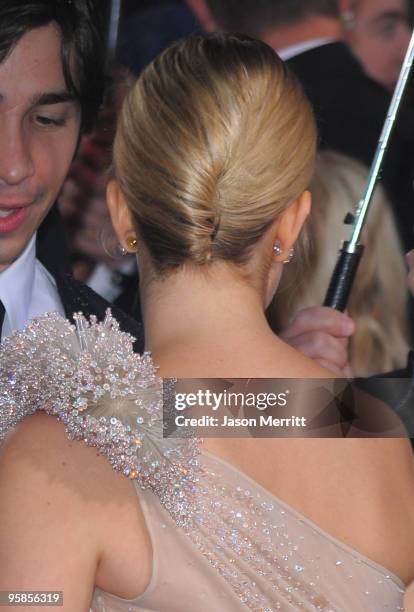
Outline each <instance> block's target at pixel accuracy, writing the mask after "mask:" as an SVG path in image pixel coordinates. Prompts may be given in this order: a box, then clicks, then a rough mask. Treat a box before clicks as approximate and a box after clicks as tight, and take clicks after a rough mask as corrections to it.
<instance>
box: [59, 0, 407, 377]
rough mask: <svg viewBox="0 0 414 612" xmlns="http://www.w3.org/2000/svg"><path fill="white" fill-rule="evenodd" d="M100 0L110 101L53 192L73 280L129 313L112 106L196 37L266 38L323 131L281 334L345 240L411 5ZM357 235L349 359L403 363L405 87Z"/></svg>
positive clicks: (371, 369) (289, 272)
mask: <svg viewBox="0 0 414 612" xmlns="http://www.w3.org/2000/svg"><path fill="white" fill-rule="evenodd" d="M103 5H104V6H105V10H106V12H107V16H108V23H110V24H111V25H110V27H109V34H108V36H109V39H110V41H111V40H112V44H113V47H114V48H113V50H112V53H111V57H110V58H109V63H108V92H107V96H106V101H105V104H104V106H103V108H102V110H101V113H100V118H99V121H98V123H97V125H96V128H95V130H94V132H93V133H92V134H88V135H86V136H84V138H83V140H82V141H81V143H80V148H79V153H78V155H77V157H76V160H75V162H74V163H73V166H72V169H71V173H70V176H69V178H68V180H67V181H66V183H65V186H64V189H63V192H62V194H61V197H60V198H59V203H60V209H61V213H62V216H63V218H64V223H65V226H66V230H67V236H68V240H69V247H70V252H71V263H72V266H73V271H74V274H75V276H76V278H78V279H79V280H82V281H84V282H86V283H87V284H88V285H89V286H90V287H92V288H93V289H94V290H95V291H97V292H98V293H99V294H101V295H102V296H103V297H105V298H106V299H108V300H109V301H110V302H113V303H117V304H118V305H119V306H121V307H122V308H124V310H126V311H127V312H129V313H130V314H132V315H133V316H138V313H139V297H138V296H137V295H135V288H136V286H137V283H136V274H137V271H136V262H135V259H134V257H133V256H125V255H123V253H121V251H120V249H119V248H118V245H117V241H116V239H115V236H114V235H113V234H112V231H111V229H110V228H111V225H110V220H109V216H108V212H107V209H106V205H105V185H106V181H107V178H108V173H110V171H111V169H110V157H111V146H112V140H113V136H114V129H115V125H116V116H117V111H118V109H119V107H120V104H121V102H122V99H123V96H124V95H125V92H126V91H127V90H128V87H129V86H130V83H131V82H133V80H134V79H135V78H136V77H137V76H138V75H139V74H140V73H141V71H142V70H144V69H145V66H146V65H147V64H148V63H149V62H151V61H152V60H153V59H154V58H155V57H156V56H157V55H158V53H160V52H161V51H163V50H164V49H165V48H166V47H167V46H169V45H170V44H171V43H173V42H174V41H176V40H178V39H181V38H183V37H186V36H188V35H190V34H192V33H194V32H198V33H200V32H201V33H208V32H213V31H221V30H222V31H235V32H239V33H240V32H242V33H245V34H246V35H249V36H253V37H255V38H261V39H262V40H264V41H265V42H267V43H268V44H270V45H271V46H272V47H273V48H274V49H275V50H276V51H277V52H278V53H279V54H280V56H281V57H282V59H284V60H286V62H287V63H288V65H289V66H290V68H291V69H292V70H293V71H294V72H296V74H297V76H298V77H299V79H300V80H301V81H302V83H303V86H304V87H305V90H306V92H307V93H308V95H309V97H310V99H311V101H312V102H313V105H314V109H315V113H316V117H317V121H318V125H319V131H320V152H319V158H318V162H317V168H316V173H315V177H314V180H313V184H312V185H311V191H312V194H313V210H312V214H311V218H310V221H309V224H308V228H307V235H306V241H307V243H308V249H307V253H308V254H307V256H306V257H304V256H297V257H296V259H295V260H294V261H293V262H292V264H290V265H289V266H286V270H285V274H284V277H283V282H282V286H281V289H280V290H279V291H278V293H277V297H276V299H275V302H274V303H273V304H272V305H271V306H270V308H269V312H268V317H269V321H270V323H271V325H272V327H273V329H274V330H275V331H276V332H277V331H279V330H281V329H283V328H284V327H286V325H287V324H288V323H289V321H291V320H292V318H293V317H294V315H295V313H296V312H297V311H298V310H300V309H301V308H303V307H306V306H314V305H318V304H322V302H323V299H324V296H325V293H326V290H327V287H328V284H329V280H330V277H331V274H332V271H333V268H334V266H335V263H336V258H337V251H338V249H339V247H340V243H341V240H343V239H344V238H346V237H347V236H348V235H349V231H350V229H349V228H350V226H349V225H346V224H344V219H345V218H346V217H347V215H348V217H349V214H351V215H352V213H353V211H354V210H355V206H356V205H357V204H358V201H359V200H360V198H361V196H362V194H363V192H364V188H365V184H366V181H367V176H368V169H369V166H370V163H371V161H372V159H373V156H374V152H375V148H376V144H377V141H378V139H379V136H380V133H381V128H382V124H383V122H384V120H385V116H386V113H387V109H388V105H389V102H390V99H391V95H392V92H393V90H394V87H395V84H396V81H397V79H398V75H399V72H400V68H401V65H402V62H403V59H404V56H405V52H406V49H407V47H408V44H409V40H410V35H411V28H412V24H413V14H414V10H413V9H414V0H289V2H285V3H284V2H280V0H279V1H276V0H275V1H272V0H254V1H252V0H174V1H171V0H139V2H137V0H123V1H121V0H119V1H116V0H115V1H114V0H113V1H112V2H110V1H109V0H108V1H105V2H104V3H103ZM281 5H285V6H284V8H283V6H282V8H281ZM303 6H306V7H307V9H306V11H305V12H304V11H303ZM307 11H308V12H307ZM111 16H112V20H111ZM118 16H119V17H120V19H119V22H118V19H117V17H118ZM115 40H116V41H117V42H116V45H115ZM166 231H168V228H166ZM363 241H364V243H365V245H366V254H365V256H364V258H363V260H362V264H361V267H360V270H359V272H358V276H357V280H356V284H355V288H354V291H353V294H352V298H351V301H350V304H349V310H348V312H349V314H350V315H351V316H352V317H353V318H354V320H355V322H356V333H355V334H354V336H353V338H352V341H351V346H350V362H351V366H352V368H353V371H354V373H355V374H357V375H359V376H364V375H370V374H375V373H378V372H382V371H386V370H392V369H394V368H398V367H400V366H402V365H404V363H405V360H406V354H407V348H408V345H409V343H410V333H411V327H412V323H413V321H414V317H413V312H414V309H413V306H412V304H411V302H410V298H409V294H408V291H407V290H406V289H405V287H406V281H405V277H406V271H405V263H404V253H405V252H407V251H409V250H411V249H413V248H414V83H413V84H410V90H409V93H408V96H407V100H406V103H405V105H404V108H403V110H402V112H401V116H400V119H399V123H398V126H397V128H396V130H395V134H394V137H393V141H392V146H391V148H390V151H389V155H388V157H387V163H386V166H385V168H384V173H383V181H382V184H381V186H380V187H379V188H378V189H377V191H376V195H375V198H374V202H373V204H372V209H371V212H370V215H369V218H368V222H367V224H366V227H365V230H364V240H363ZM131 304H133V308H132V311H131Z"/></svg>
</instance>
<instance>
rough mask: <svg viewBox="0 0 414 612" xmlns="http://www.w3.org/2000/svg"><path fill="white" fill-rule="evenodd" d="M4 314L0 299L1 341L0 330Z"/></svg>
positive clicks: (1, 326) (0, 326)
mask: <svg viewBox="0 0 414 612" xmlns="http://www.w3.org/2000/svg"><path fill="white" fill-rule="evenodd" d="M5 314H6V311H5V308H4V306H3V302H2V301H1V300H0V342H1V330H2V328H3V321H4V315H5Z"/></svg>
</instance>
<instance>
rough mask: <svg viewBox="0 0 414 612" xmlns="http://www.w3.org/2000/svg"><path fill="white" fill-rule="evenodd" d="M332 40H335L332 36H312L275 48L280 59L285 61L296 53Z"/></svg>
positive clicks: (326, 43)
mask: <svg viewBox="0 0 414 612" xmlns="http://www.w3.org/2000/svg"><path fill="white" fill-rule="evenodd" d="M332 42H335V39H334V38H327V37H325V38H313V39H312V40H305V41H304V42H301V43H297V44H296V45H291V46H290V47H285V48H284V49H277V54H278V56H279V57H280V59H282V60H283V61H284V62H286V61H287V60H289V59H291V58H292V57H295V56H296V55H300V54H301V53H305V51H310V50H311V49H316V47H322V46H323V45H328V44H329V43H332Z"/></svg>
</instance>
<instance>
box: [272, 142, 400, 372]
mask: <svg viewBox="0 0 414 612" xmlns="http://www.w3.org/2000/svg"><path fill="white" fill-rule="evenodd" d="M366 181H367V170H366V169H365V168H364V167H363V166H362V165H361V164H359V163H357V162H356V161H354V160H352V159H351V158H347V157H345V156H344V155H341V154H339V153H334V152H331V151H323V152H320V153H319V156H318V160H317V164H316V172H315V176H314V179H313V181H312V185H311V193H312V211H311V214H310V217H309V222H308V232H307V233H308V237H309V242H310V252H309V257H308V259H307V260H306V263H305V264H303V262H302V261H299V260H298V259H296V260H295V259H294V260H293V261H292V263H291V265H290V266H287V267H286V269H285V271H284V274H283V277H282V280H281V283H280V288H279V291H278V294H277V298H276V299H275V300H274V301H273V303H272V304H271V306H270V308H269V311H268V316H269V320H270V322H271V325H272V327H273V329H274V330H275V331H276V333H280V332H281V331H282V330H285V329H287V332H285V334H283V336H284V338H285V339H287V338H288V337H289V333H290V332H289V327H288V326H289V325H290V324H291V323H292V320H293V319H294V316H295V315H296V314H297V312H298V311H300V310H302V309H303V308H307V307H310V306H314V305H315V304H322V303H323V300H324V298H325V295H326V291H327V287H328V286H329V282H330V279H331V276H332V273H333V269H334V267H335V264H336V260H337V253H338V246H339V244H340V243H341V240H345V239H348V238H349V232H350V228H349V226H346V225H345V224H344V219H345V217H346V215H347V214H349V213H353V212H354V210H355V206H356V203H357V202H358V200H359V198H360V196H361V193H363V190H364V187H365V185H366ZM362 241H363V243H364V245H365V246H366V249H365V252H364V256H363V257H362V260H361V264H360V267H359V269H358V273H357V276H356V279H355V284H354V287H353V290H352V293H351V297H350V301H349V304H348V307H347V314H348V316H350V317H351V318H352V319H353V321H354V323H355V332H354V334H353V335H352V337H351V341H350V344H349V353H347V346H346V344H345V343H343V352H342V354H340V353H339V352H338V354H337V360H338V359H339V360H340V361H339V362H338V361H337V363H335V364H333V363H332V362H330V363H327V362H324V359H323V358H322V359H320V363H322V364H323V365H325V366H327V365H328V367H329V368H330V369H331V370H332V371H334V370H335V369H336V371H337V374H338V375H343V374H344V373H346V372H344V368H345V367H346V365H347V364H348V360H349V365H350V366H351V371H352V373H353V374H354V375H355V376H371V375H374V374H378V373H379V372H386V371H389V370H395V369H397V368H402V367H403V366H404V365H405V363H406V359H407V353H408V350H409V344H408V329H409V321H408V312H407V301H408V292H407V288H406V282H405V279H406V270H405V263H404V258H403V255H402V253H401V244H400V242H399V239H398V234H397V230H396V227H395V222H394V219H393V216H392V212H391V210H390V207H389V203H388V202H387V199H386V196H385V193H384V191H383V190H382V189H381V188H379V189H378V190H377V192H376V194H375V197H374V200H373V202H372V207H371V210H370V213H369V215H368V218H367V223H366V225H365V227H364V233H363V236H362ZM322 343H325V344H326V346H325V347H324V350H325V351H327V350H329V345H330V339H327V338H326V337H325V338H322ZM334 351H335V346H334V347H333V352H334Z"/></svg>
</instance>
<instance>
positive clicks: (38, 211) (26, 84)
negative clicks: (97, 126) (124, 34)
mask: <svg viewBox="0 0 414 612" xmlns="http://www.w3.org/2000/svg"><path fill="white" fill-rule="evenodd" d="M79 129H80V109H79V105H78V103H77V102H76V101H75V100H73V99H72V97H71V96H70V95H69V92H68V89H67V86H66V83H65V79H64V75H63V69H62V63H61V40H60V35H59V33H58V30H57V28H55V27H54V26H53V25H48V26H45V27H42V28H37V29H35V30H31V31H29V32H27V33H26V34H25V35H24V36H23V37H22V38H21V39H20V41H19V42H18V43H17V45H16V47H15V48H14V49H13V51H12V53H11V54H10V55H9V56H8V57H7V58H6V59H5V60H4V61H3V62H2V63H0V143H1V145H0V272H1V271H3V270H5V269H6V268H7V267H8V266H9V265H10V264H12V263H13V261H14V260H15V259H17V258H18V257H19V255H20V254H21V253H22V252H23V250H24V249H25V247H26V245H27V244H28V242H29V241H30V239H31V237H32V236H33V234H34V232H35V231H36V230H37V228H38V227H39V225H40V224H41V222H42V221H43V219H44V218H45V216H46V214H47V213H48V211H49V209H50V207H51V206H52V204H53V202H54V201H55V199H56V197H57V195H58V193H59V191H60V189H61V187H62V184H63V181H64V180H65V177H66V174H67V172H68V170H69V166H70V164H71V161H72V158H73V155H74V153H75V149H76V144H77V140H78V134H79Z"/></svg>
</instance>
